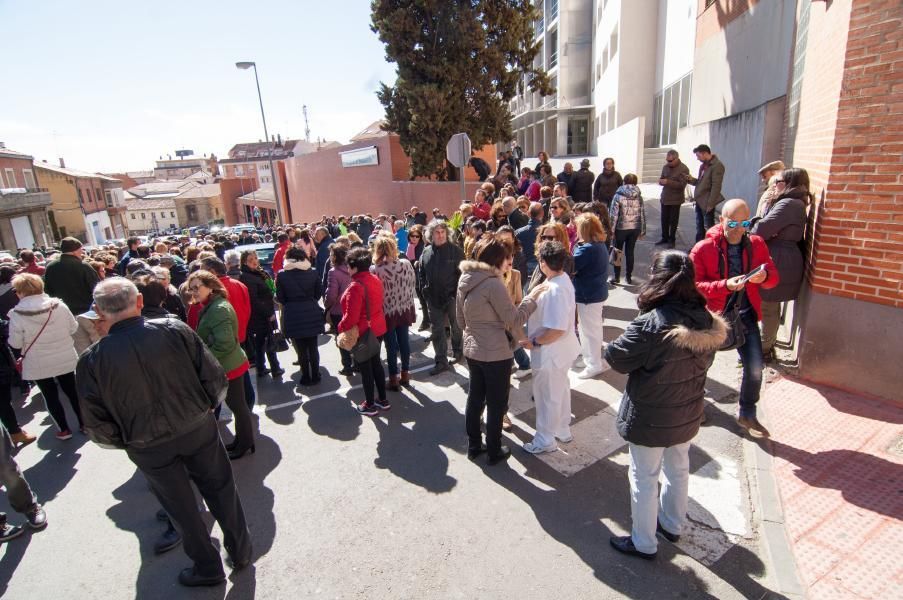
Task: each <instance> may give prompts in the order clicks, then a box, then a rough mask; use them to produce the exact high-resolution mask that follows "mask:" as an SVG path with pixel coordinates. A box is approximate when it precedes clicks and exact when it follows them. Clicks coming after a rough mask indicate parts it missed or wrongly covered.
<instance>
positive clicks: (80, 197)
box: [75, 188, 85, 206]
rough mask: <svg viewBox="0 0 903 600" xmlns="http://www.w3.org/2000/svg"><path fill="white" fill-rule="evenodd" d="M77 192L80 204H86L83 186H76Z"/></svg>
mask: <svg viewBox="0 0 903 600" xmlns="http://www.w3.org/2000/svg"><path fill="white" fill-rule="evenodd" d="M75 191H76V193H77V194H78V205H79V206H83V205H84V204H85V200H84V198H83V197H82V191H81V188H75Z"/></svg>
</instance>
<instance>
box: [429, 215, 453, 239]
mask: <svg viewBox="0 0 903 600" xmlns="http://www.w3.org/2000/svg"><path fill="white" fill-rule="evenodd" d="M437 229H444V230H445V232H446V233H448V223H446V222H445V221H443V220H441V219H433V220H432V221H430V224H429V225H427V226H426V239H428V240H429V241H430V243H432V242H433V232H434V231H436V230H437Z"/></svg>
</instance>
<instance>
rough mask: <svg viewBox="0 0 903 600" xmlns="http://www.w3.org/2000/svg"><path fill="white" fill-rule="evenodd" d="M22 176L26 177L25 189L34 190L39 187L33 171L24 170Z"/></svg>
mask: <svg viewBox="0 0 903 600" xmlns="http://www.w3.org/2000/svg"><path fill="white" fill-rule="evenodd" d="M22 174H23V175H24V176H25V187H27V188H29V189H34V188H36V187H38V185H37V184H36V183H35V180H34V173H33V172H32V170H31V169H22Z"/></svg>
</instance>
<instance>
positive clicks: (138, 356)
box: [76, 277, 251, 586]
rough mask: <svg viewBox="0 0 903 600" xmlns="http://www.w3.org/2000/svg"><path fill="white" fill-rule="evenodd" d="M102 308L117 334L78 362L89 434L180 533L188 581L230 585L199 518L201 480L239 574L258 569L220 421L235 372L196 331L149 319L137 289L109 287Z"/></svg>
mask: <svg viewBox="0 0 903 600" xmlns="http://www.w3.org/2000/svg"><path fill="white" fill-rule="evenodd" d="M94 301H95V303H96V305H97V312H98V314H100V316H101V317H102V318H103V319H105V320H106V321H107V323H108V324H109V325H110V330H109V334H108V335H107V336H106V337H104V338H102V339H101V340H100V341H99V342H97V343H96V344H94V345H93V346H92V347H91V348H90V349H88V350H87V351H86V352H85V353H84V354H82V356H81V358H80V359H79V362H78V369H77V372H76V373H77V374H76V381H77V383H78V392H79V396H80V400H81V406H82V417H83V420H84V424H85V429H86V430H87V433H88V436H89V437H90V438H91V439H92V440H93V441H94V442H96V443H97V444H99V445H101V446H104V447H109V448H121V449H124V450H125V451H126V453H127V454H128V457H129V459H130V460H131V461H132V462H133V463H135V465H136V466H137V467H138V469H139V470H141V472H142V473H144V475H145V477H147V480H148V482H149V483H150V485H151V488H152V489H153V491H154V493H155V494H156V495H157V497H158V499H159V500H160V503H161V504H162V505H163V508H164V509H166V512H167V513H168V514H169V516H170V517H171V518H172V520H173V521H174V522H175V523H176V524H177V525H178V527H179V529H180V530H181V532H182V537H183V539H184V547H185V553H186V554H188V556H189V558H191V559H192V560H193V561H194V566H192V567H189V568H187V569H184V570H183V571H182V572H181V573H180V574H179V582H180V583H182V584H183V585H186V586H199V585H217V584H219V583H221V582H222V581H224V580H225V574H224V572H223V565H222V560H221V559H220V555H219V552H218V551H217V549H216V547H215V546H214V545H213V544H212V543H211V540H210V535H209V533H208V531H207V526H206V524H205V523H204V521H203V519H202V518H201V515H200V513H198V509H197V503H196V501H195V497H194V492H193V491H192V486H191V483H192V482H193V483H194V484H195V485H196V486H197V488H198V491H200V493H201V496H203V498H204V500H205V501H206V503H207V506H208V507H209V509H210V512H211V513H212V514H213V516H214V518H215V519H216V520H217V522H218V523H219V525H220V528H221V529H222V531H223V542H224V543H223V545H224V546H225V548H226V550H227V551H228V553H229V555H230V557H231V559H232V565H233V568H234V569H241V568H243V567H246V566H247V565H248V564H249V563H250V561H251V536H250V532H249V531H248V526H247V523H246V522H245V515H244V511H243V509H242V506H241V500H240V499H239V497H238V492H237V491H236V489H235V482H234V480H233V478H232V469H231V466H230V464H229V457H228V455H227V454H226V449H225V447H224V446H223V443H222V441H221V440H220V437H219V430H218V429H217V426H216V421H215V420H214V418H213V414H212V411H213V409H214V408H215V407H216V406H217V405H218V404H219V403H220V402H221V401H222V399H223V398H224V397H225V395H226V388H227V381H226V374H225V372H224V371H223V369H222V367H221V366H220V364H219V362H217V360H216V358H214V356H213V355H212V354H211V353H210V351H209V350H208V349H207V348H206V346H205V345H204V343H203V342H202V341H201V339H200V338H199V337H198V336H197V335H196V334H195V333H194V332H193V331H192V330H191V329H190V328H189V327H188V326H187V325H185V324H184V323H182V322H181V321H179V320H177V319H160V320H145V319H144V317H142V316H141V309H142V307H143V300H142V298H141V296H140V295H139V294H138V289H137V288H136V287H135V285H134V284H133V283H132V282H131V281H128V280H127V279H124V278H119V277H116V278H113V279H107V280H105V281H103V282H102V283H100V284H99V285H98V286H97V288H95V290H94ZM148 356H152V357H154V358H153V360H147V357H148Z"/></svg>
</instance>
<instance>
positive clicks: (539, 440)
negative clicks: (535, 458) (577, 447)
mask: <svg viewBox="0 0 903 600" xmlns="http://www.w3.org/2000/svg"><path fill="white" fill-rule="evenodd" d="M533 400H534V401H535V402H536V435H535V436H533V444H535V445H537V446H540V447H542V448H549V447H553V446H557V443H556V442H555V438H556V437H557V438H558V439H561V440H566V439H569V438H570V437H571V382H570V381H569V380H568V376H567V369H561V368H556V367H549V368H538V369H533Z"/></svg>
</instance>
